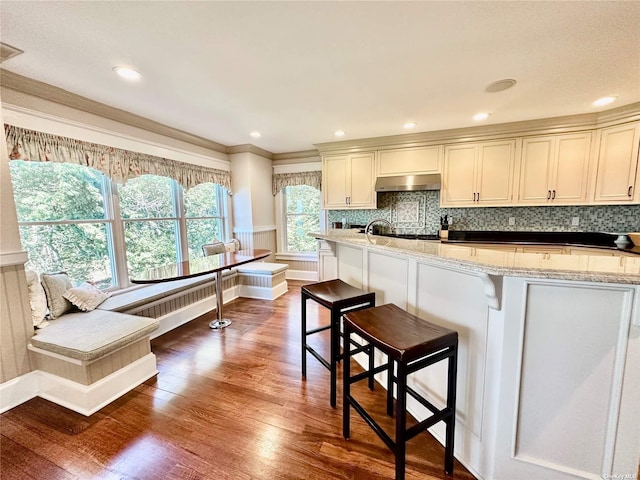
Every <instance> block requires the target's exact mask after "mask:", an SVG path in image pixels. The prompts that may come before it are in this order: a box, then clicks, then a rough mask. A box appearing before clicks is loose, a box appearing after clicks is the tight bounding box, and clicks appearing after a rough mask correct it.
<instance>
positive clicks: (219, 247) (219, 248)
mask: <svg viewBox="0 0 640 480" xmlns="http://www.w3.org/2000/svg"><path fill="white" fill-rule="evenodd" d="M225 251H226V250H225V248H224V243H222V242H216V243H208V244H206V245H203V246H202V252H203V253H204V256H205V257H208V256H209V255H218V254H219V253H224V252H225Z"/></svg>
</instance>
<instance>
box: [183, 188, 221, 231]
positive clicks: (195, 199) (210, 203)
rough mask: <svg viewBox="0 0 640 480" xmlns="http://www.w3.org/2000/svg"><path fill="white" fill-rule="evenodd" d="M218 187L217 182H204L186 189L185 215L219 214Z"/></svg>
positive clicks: (204, 215)
mask: <svg viewBox="0 0 640 480" xmlns="http://www.w3.org/2000/svg"><path fill="white" fill-rule="evenodd" d="M217 188H218V186H217V185H216V184H215V183H202V184H200V185H196V186H195V187H192V188H190V189H189V190H185V191H184V208H185V215H186V216H187V217H216V216H218V208H217V207H218V202H217V193H216V190H217ZM205 243H208V242H205Z"/></svg>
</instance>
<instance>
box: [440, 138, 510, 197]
mask: <svg viewBox="0 0 640 480" xmlns="http://www.w3.org/2000/svg"><path fill="white" fill-rule="evenodd" d="M515 155H516V141H515V140H505V141H496V142H483V143H473V144H459V145H446V146H445V147H444V165H443V179H442V183H443V185H442V192H441V195H440V204H441V205H442V206H443V207H444V206H450V207H453V206H493V205H508V204H510V203H511V202H512V201H513V175H514V165H515Z"/></svg>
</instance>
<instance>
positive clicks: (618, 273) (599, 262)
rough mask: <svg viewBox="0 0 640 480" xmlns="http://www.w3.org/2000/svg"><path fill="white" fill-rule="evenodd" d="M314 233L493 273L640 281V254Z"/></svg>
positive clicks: (353, 232)
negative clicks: (533, 249)
mask: <svg viewBox="0 0 640 480" xmlns="http://www.w3.org/2000/svg"><path fill="white" fill-rule="evenodd" d="M311 236H313V237H315V238H319V239H323V240H327V241H331V242H336V243H340V244H344V245H351V246H355V247H360V248H366V249H368V250H374V251H380V252H381V253H382V252H386V253H388V254H392V255H394V256H404V257H407V258H413V259H417V260H420V261H428V262H435V263H439V264H442V265H443V266H446V265H449V266H454V267H457V268H460V269H462V270H468V271H472V272H477V271H479V270H480V271H482V272H484V273H487V274H490V275H500V276H517V277H532V278H551V279H561V280H578V281H590V282H603V283H623V284H633V285H640V256H635V255H634V256H631V255H629V256H622V255H618V256H602V255H597V254H596V255H589V254H588V252H586V254H584V255H583V254H580V255H566V254H554V253H518V252H509V251H501V250H491V249H483V248H481V247H478V246H477V245H474V246H469V245H465V244H464V243H453V242H447V243H441V242H439V241H432V240H431V241H430V240H405V239H398V238H392V237H385V236H378V235H366V234H364V233H359V231H358V230H326V231H322V232H315V233H312V234H311ZM474 243H481V242H478V241H476V242H474Z"/></svg>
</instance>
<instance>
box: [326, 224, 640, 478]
mask: <svg viewBox="0 0 640 480" xmlns="http://www.w3.org/2000/svg"><path fill="white" fill-rule="evenodd" d="M314 236H315V237H317V238H318V239H320V241H319V252H318V254H319V255H318V264H319V268H320V278H321V279H322V280H328V279H332V278H340V279H341V280H343V281H345V282H347V283H349V284H351V285H353V286H356V287H358V288H363V289H365V290H368V291H373V292H375V294H376V304H377V305H382V304H386V303H394V304H396V305H397V306H399V307H400V308H403V309H405V310H406V311H408V312H409V313H412V314H414V315H417V316H418V317H420V318H423V319H425V320H428V321H431V322H433V323H436V324H439V325H442V326H444V327H447V328H451V329H453V330H456V331H457V332H458V335H459V342H460V343H459V350H458V374H457V386H458V390H457V391H458V394H457V400H456V440H455V448H454V452H455V456H456V458H457V459H458V460H460V462H462V463H463V464H464V465H465V466H466V467H467V468H468V469H469V470H470V471H471V472H472V473H473V474H474V475H475V476H476V477H477V478H478V479H480V480H513V479H525V478H527V479H528V478H535V479H538V478H540V479H542V478H544V479H545V480H567V479H569V478H571V479H585V480H598V479H602V478H635V477H636V476H637V473H638V458H639V457H640V410H639V409H638V405H640V375H638V365H640V257H635V256H625V255H624V254H621V255H616V256H610V254H611V251H603V250H593V252H590V251H589V250H587V249H584V250H583V249H579V250H578V249H575V250H578V251H579V252H580V253H579V254H564V255H563V254H555V253H517V252H515V251H513V250H516V248H520V247H514V246H508V248H510V249H511V250H512V251H501V250H495V249H492V248H500V247H496V246H495V245H487V246H486V248H483V247H481V246H478V245H466V244H441V243H439V242H437V241H420V240H401V239H394V238H389V237H381V236H368V237H367V236H366V235H364V234H360V233H358V232H357V231H354V230H328V231H325V232H319V233H317V234H315V235H314ZM547 247H548V246H547ZM547 247H545V246H541V250H543V251H544V250H545V248H547ZM522 248H524V247H522ZM547 250H549V249H548V248H547ZM567 250H569V249H567ZM571 250H574V249H571ZM583 251H584V253H586V254H582V252H583ZM590 253H592V254H590ZM598 254H600V255H598ZM603 254H604V255H605V256H603ZM607 255H609V256H607ZM390 321H392V319H390ZM358 355H359V356H358ZM358 355H357V356H356V360H357V361H358V362H360V363H361V364H362V365H363V366H365V365H366V364H367V358H366V356H365V357H363V356H364V354H358ZM375 362H376V364H377V365H381V364H383V363H384V362H386V357H385V356H384V355H382V354H381V353H379V352H376V355H375ZM376 379H377V381H378V382H380V385H381V386H383V387H384V386H385V385H387V379H386V374H385V373H380V374H378V375H376ZM409 384H410V386H411V387H412V388H414V389H415V390H417V391H419V392H420V393H421V394H422V395H423V396H424V397H425V398H427V399H428V400H429V401H430V402H431V403H433V404H434V405H436V406H438V407H439V408H443V407H444V404H445V403H444V402H445V398H446V386H447V382H446V365H444V364H442V365H438V364H437V365H433V366H430V367H429V368H427V369H424V370H421V371H420V372H416V373H415V374H414V375H412V376H411V378H410V379H409ZM407 410H408V411H409V413H411V414H412V415H413V416H414V417H415V418H416V419H417V420H418V421H422V420H424V419H425V418H427V416H428V415H429V414H430V412H429V411H428V410H427V409H425V408H424V407H423V406H422V405H421V404H420V403H419V402H417V401H415V400H414V399H413V398H412V397H409V398H408V399H407ZM429 431H430V432H431V433H432V434H433V435H434V436H435V437H436V438H437V439H439V440H440V441H441V442H443V438H444V429H443V428H442V425H440V424H438V425H434V426H433V427H432V428H431V429H429Z"/></svg>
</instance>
